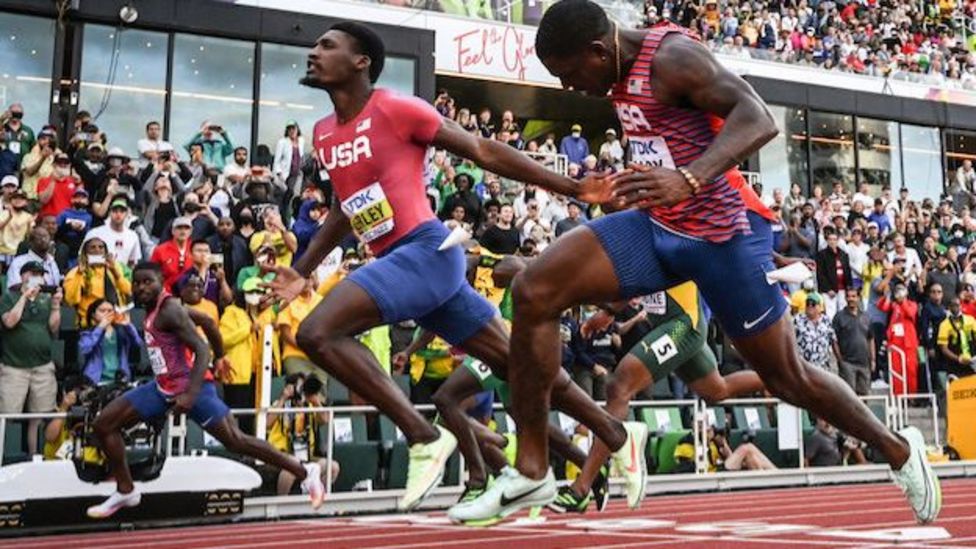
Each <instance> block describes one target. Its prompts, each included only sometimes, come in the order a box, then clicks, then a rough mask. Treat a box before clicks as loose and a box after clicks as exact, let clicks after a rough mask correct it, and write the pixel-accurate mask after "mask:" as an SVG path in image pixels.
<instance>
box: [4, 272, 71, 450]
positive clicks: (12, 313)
mask: <svg viewBox="0 0 976 549" xmlns="http://www.w3.org/2000/svg"><path fill="white" fill-rule="evenodd" d="M20 276H21V283H20V284H19V285H17V286H15V287H13V288H11V289H10V291H9V292H8V293H6V294H4V295H3V297H2V298H0V323H2V331H0V414H19V413H22V412H24V405H25V404H26V405H27V410H26V411H27V412H38V413H44V412H53V411H54V408H55V406H56V405H57V402H56V398H57V392H58V382H57V380H56V379H55V373H54V362H52V359H51V348H52V347H53V346H54V334H56V333H57V330H58V329H59V328H60V326H61V297H62V294H61V289H60V288H56V289H55V290H54V293H53V294H49V293H47V292H45V291H44V290H47V289H48V288H46V287H44V286H43V284H44V265H42V264H41V263H40V262H37V261H30V262H27V263H25V264H24V266H23V267H21V268H20ZM27 435H28V436H27V447H28V450H29V452H30V453H31V454H34V453H36V452H37V423H36V421H31V422H29V423H28V429H27Z"/></svg>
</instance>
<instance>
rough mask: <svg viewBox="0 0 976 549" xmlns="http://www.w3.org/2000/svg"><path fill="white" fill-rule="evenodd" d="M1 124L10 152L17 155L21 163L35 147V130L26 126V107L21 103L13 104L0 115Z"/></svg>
mask: <svg viewBox="0 0 976 549" xmlns="http://www.w3.org/2000/svg"><path fill="white" fill-rule="evenodd" d="M0 124H2V126H3V134H4V135H5V136H6V139H5V141H6V142H7V143H8V147H9V148H10V151H11V152H13V153H14V154H16V155H17V160H18V161H19V160H20V159H21V158H22V156H23V155H24V154H26V153H27V152H28V151H30V150H31V149H32V148H33V147H34V130H33V129H31V127H30V126H28V125H27V124H24V106H23V105H21V104H20V103H13V104H11V105H10V107H8V108H7V110H6V111H4V112H3V113H2V114H0Z"/></svg>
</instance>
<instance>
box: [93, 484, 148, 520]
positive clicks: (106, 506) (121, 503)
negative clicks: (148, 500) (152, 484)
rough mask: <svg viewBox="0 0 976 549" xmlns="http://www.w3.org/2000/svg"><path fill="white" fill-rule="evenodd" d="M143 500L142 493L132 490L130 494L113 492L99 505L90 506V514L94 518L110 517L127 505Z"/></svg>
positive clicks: (131, 505) (135, 504)
mask: <svg viewBox="0 0 976 549" xmlns="http://www.w3.org/2000/svg"><path fill="white" fill-rule="evenodd" d="M141 501H142V494H141V493H139V492H138V491H136V490H132V491H131V492H129V493H128V494H120V493H119V492H113V493H112V495H111V496H109V497H108V499H106V500H105V501H103V502H101V503H100V504H98V505H93V506H91V507H89V508H88V516H89V517H91V518H93V519H103V518H108V517H110V516H112V515H114V514H115V513H116V512H118V511H119V510H120V509H124V508H126V507H135V506H137V505H139V503H140V502H141Z"/></svg>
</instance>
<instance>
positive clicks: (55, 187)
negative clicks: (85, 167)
mask: <svg viewBox="0 0 976 549" xmlns="http://www.w3.org/2000/svg"><path fill="white" fill-rule="evenodd" d="M80 186H81V185H80V181H78V179H76V178H75V177H74V176H73V175H71V159H70V158H68V155H66V154H64V153H58V154H56V155H55V156H54V171H53V172H52V173H51V175H49V176H47V177H42V178H41V179H40V180H39V181H38V182H37V192H38V201H39V202H40V203H41V209H40V211H39V212H38V214H39V215H53V216H57V215H59V214H60V213H61V212H63V211H64V210H67V209H68V207H69V206H71V197H72V196H74V193H75V189H78V188H80Z"/></svg>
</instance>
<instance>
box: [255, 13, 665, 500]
mask: <svg viewBox="0 0 976 549" xmlns="http://www.w3.org/2000/svg"><path fill="white" fill-rule="evenodd" d="M383 61H384V46H383V42H382V41H381V40H380V38H379V37H378V36H377V35H376V34H375V33H374V32H373V31H372V30H370V29H369V28H368V27H365V26H363V25H360V24H357V23H350V22H342V23H337V24H336V25H334V26H333V27H332V28H331V29H330V30H329V31H327V32H326V33H325V34H323V35H322V36H321V37H320V38H319V39H318V41H317V42H316V44H315V46H314V47H313V49H312V50H311V51H310V53H309V56H308V72H307V74H306V76H305V78H303V80H302V83H303V84H304V85H307V86H311V87H314V88H319V89H323V90H326V91H327V92H328V93H329V95H330V97H331V99H332V103H333V105H334V106H335V114H334V115H331V116H328V117H326V118H324V119H322V120H320V121H319V122H318V123H317V124H316V125H315V131H314V138H313V145H314V147H315V151H316V155H317V157H318V160H319V162H320V164H321V165H322V167H324V168H325V169H326V170H328V172H329V176H330V178H331V180H332V183H333V186H334V188H335V194H336V200H337V202H338V203H339V204H337V205H336V207H333V208H332V209H331V210H330V213H329V216H328V217H327V218H326V220H325V223H324V224H323V225H322V227H321V228H320V229H319V231H318V233H317V234H316V235H315V237H314V238H313V239H312V241H311V243H310V244H309V247H308V250H307V251H306V252H305V254H304V255H303V256H302V257H301V259H300V260H299V261H298V262H296V263H295V265H294V266H293V267H292V268H285V267H281V268H279V269H277V277H276V278H275V280H274V282H272V283H271V284H270V286H271V288H272V290H273V291H274V293H275V294H276V295H277V296H278V297H279V298H281V299H284V300H291V299H294V298H295V297H296V296H297V295H298V294H299V293H300V292H301V290H302V288H303V287H304V285H305V280H304V278H305V277H307V276H309V274H310V273H311V272H312V271H313V270H314V269H315V268H316V267H317V266H318V265H319V263H320V262H321V261H322V260H323V259H324V258H325V257H326V256H327V254H328V253H329V252H330V251H331V250H332V249H333V248H334V247H335V246H336V245H338V244H339V242H340V240H341V239H342V238H343V237H345V236H346V235H348V234H349V232H350V231H351V230H352V231H355V233H356V235H357V236H358V237H359V238H360V239H361V240H363V241H364V242H366V243H367V244H368V245H369V247H370V248H371V250H372V251H373V253H375V254H376V256H377V257H378V259H377V260H376V261H374V262H372V263H370V264H369V265H366V266H365V267H363V268H361V269H357V270H356V271H354V272H353V273H351V274H350V275H349V276H348V277H347V278H345V279H344V280H343V281H342V282H340V283H339V285H338V286H336V288H335V289H333V290H332V291H331V292H330V293H329V295H328V296H326V298H325V299H324V300H322V302H321V303H320V304H319V305H318V306H317V307H316V308H315V310H313V311H312V313H311V314H310V315H309V316H308V317H307V318H306V319H305V321H304V322H302V324H301V326H299V328H298V332H297V340H298V344H299V346H300V347H301V348H302V350H304V351H305V352H306V353H307V354H308V356H310V357H311V358H312V360H314V361H315V362H316V363H317V364H318V365H319V366H321V367H322V368H324V369H326V370H327V371H328V372H329V373H330V374H332V375H333V376H335V377H336V379H338V380H339V381H341V382H342V383H344V384H345V385H346V386H348V387H349V388H350V389H351V390H353V391H354V392H355V393H356V394H358V395H361V396H363V397H365V398H368V399H369V400H370V402H372V403H373V404H375V405H376V406H377V408H379V409H380V410H381V411H382V412H383V413H384V414H386V415H387V416H389V417H390V418H391V419H392V420H393V422H394V423H395V424H397V425H398V426H399V427H400V429H401V430H402V431H403V433H404V435H405V436H406V438H407V441H408V443H409V444H410V466H409V470H408V472H407V486H406V489H405V492H404V495H403V497H402V498H401V500H400V502H399V507H400V509H403V510H409V509H412V508H414V507H416V506H417V505H418V504H419V503H420V502H421V500H422V499H423V498H424V496H425V495H426V494H427V493H428V492H429V491H430V490H431V489H432V488H433V487H434V486H436V485H437V483H438V482H439V481H440V478H441V475H442V474H443V470H444V464H445V463H446V461H447V458H448V457H449V456H450V454H451V453H452V452H453V451H454V448H455V445H456V440H455V438H454V436H453V435H452V434H451V433H449V432H448V431H447V430H445V429H443V428H441V427H435V426H433V425H431V424H429V423H428V422H427V421H426V420H425V419H424V418H423V416H421V415H420V413H418V412H417V410H416V409H415V408H414V407H413V405H412V404H411V403H410V401H409V400H407V398H406V397H405V396H404V395H403V393H402V392H401V391H400V389H399V388H398V387H397V386H396V384H395V383H394V382H393V380H391V379H390V376H388V375H386V374H384V373H383V371H382V369H381V368H380V365H379V364H378V363H377V362H376V358H375V357H374V356H373V354H372V353H371V352H370V351H369V350H368V349H367V348H366V347H364V346H363V345H362V344H361V343H359V342H358V341H357V340H356V338H355V337H354V336H355V335H356V334H358V333H360V332H362V331H364V330H367V329H369V328H372V327H374V326H378V325H382V324H390V323H395V322H399V321H401V320H404V319H416V320H417V322H418V323H419V324H420V325H421V326H422V327H424V328H426V329H428V330H430V331H431V332H434V333H436V334H438V335H440V336H441V337H442V338H444V339H445V340H446V341H448V342H449V343H451V344H452V345H455V346H458V347H460V348H461V349H463V350H464V351H465V353H467V354H469V355H471V356H473V357H475V358H477V359H479V360H481V361H482V362H484V363H485V364H488V365H489V366H490V367H491V368H492V370H493V371H495V372H496V373H497V374H499V375H500V376H502V377H504V376H505V372H506V370H507V368H508V348H509V345H508V334H507V330H506V329H505V327H504V325H503V324H502V322H501V320H500V319H499V318H498V310H497V309H496V308H495V307H494V306H493V305H491V304H490V303H489V302H488V301H487V300H485V298H483V297H482V296H480V295H479V294H478V293H477V292H476V291H475V290H474V289H473V288H471V286H470V285H469V284H468V283H467V280H466V279H465V267H466V265H465V259H464V252H463V251H462V250H461V248H460V247H457V246H454V247H451V248H448V249H445V250H439V247H440V245H441V243H442V242H443V241H444V240H445V238H446V237H447V236H448V234H449V231H448V230H447V229H446V228H445V227H444V225H443V223H441V222H440V221H438V220H437V218H436V217H435V216H434V213H433V212H432V211H431V209H430V203H429V201H428V200H427V196H426V194H425V191H424V184H423V178H422V173H423V167H424V160H425V157H426V151H427V148H428V147H430V146H435V147H438V148H443V149H447V150H448V151H450V152H452V153H454V154H457V155H459V156H462V157H464V158H468V159H471V160H473V161H474V162H476V163H477V164H479V165H481V166H482V167H484V168H485V169H488V170H491V171H493V172H495V173H498V174H499V175H502V176H504V177H510V178H513V179H519V180H522V181H526V182H528V183H533V184H536V185H539V186H541V187H544V188H546V189H548V190H551V191H555V192H558V193H561V194H565V195H568V196H574V197H577V198H580V199H582V200H586V201H590V202H600V201H604V200H609V198H610V190H609V184H608V182H607V181H605V180H603V179H601V178H600V177H597V176H593V177H590V178H588V179H585V180H583V181H582V182H576V181H573V180H572V179H570V178H568V177H565V176H561V175H559V174H556V173H553V172H551V171H549V170H546V169H545V168H544V167H542V166H541V165H540V164H538V163H537V162H534V161H532V160H530V159H529V158H528V157H527V156H525V155H524V154H522V153H520V152H518V151H516V150H515V149H513V148H511V147H508V146H506V145H505V144H503V143H499V142H497V141H489V140H486V139H480V138H476V137H474V136H472V135H471V134H469V133H468V132H466V131H464V130H463V129H462V128H461V127H460V126H459V125H457V124H456V123H455V122H453V121H450V120H447V119H444V118H442V117H441V116H440V115H439V114H438V113H437V111H436V110H434V108H433V107H432V106H430V105H428V104H427V103H425V102H423V101H421V100H419V99H416V98H413V97H400V96H397V95H395V94H393V93H391V92H389V91H387V90H383V89H374V87H373V84H374V83H375V82H376V80H377V79H378V78H379V75H380V73H381V71H382V69H383ZM558 349H559V347H558V345H557V346H556V347H555V349H553V352H554V353H558ZM570 383H571V381H570V380H569V378H568V376H563V378H562V380H558V379H557V383H556V384H555V389H554V395H553V399H554V400H558V401H559V402H560V403H561V408H562V409H563V410H564V411H565V412H566V413H568V414H570V415H572V416H573V417H575V418H576V419H577V420H579V421H580V422H581V423H583V424H584V425H586V426H587V427H589V428H590V429H591V430H592V431H593V433H594V434H595V435H596V436H598V437H600V438H601V439H602V440H603V441H604V442H606V444H607V446H608V447H609V448H611V449H613V450H621V451H618V452H616V453H615V458H616V459H617V460H618V465H619V466H620V467H622V468H623V469H625V470H626V471H629V475H628V476H627V478H628V479H630V482H631V483H637V482H640V480H641V476H642V470H641V469H640V467H639V466H638V464H637V463H635V462H634V460H633V459H631V456H635V455H637V453H636V452H630V451H629V449H631V448H637V447H640V448H643V441H644V440H645V439H646V436H647V428H646V426H643V425H641V424H637V423H630V424H627V425H624V424H621V423H620V422H619V421H618V420H616V419H614V418H613V417H611V416H610V415H609V414H607V413H606V412H605V411H604V410H602V409H600V408H599V407H598V406H596V405H595V404H594V403H593V402H592V400H589V399H583V400H578V399H572V398H567V399H561V397H562V396H563V395H564V393H566V391H565V388H566V387H567V386H568V384H570ZM570 397H571V395H570ZM560 399H561V400H560Z"/></svg>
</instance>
